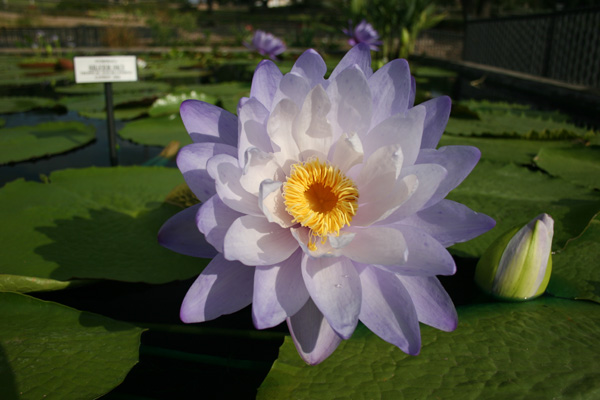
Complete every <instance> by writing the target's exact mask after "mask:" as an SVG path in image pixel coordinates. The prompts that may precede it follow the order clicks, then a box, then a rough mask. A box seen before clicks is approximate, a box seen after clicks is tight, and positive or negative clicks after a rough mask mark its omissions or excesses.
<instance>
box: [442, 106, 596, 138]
mask: <svg viewBox="0 0 600 400" xmlns="http://www.w3.org/2000/svg"><path fill="white" fill-rule="evenodd" d="M461 104H462V105H466V106H467V107H468V108H469V109H470V110H472V111H474V112H476V113H477V115H478V116H479V119H472V118H457V117H455V116H453V117H451V118H450V120H449V121H448V125H447V127H446V133H447V134H450V135H464V136H504V137H517V138H525V139H554V140H557V139H571V138H578V137H585V136H586V135H591V134H592V132H591V131H590V130H588V129H585V128H580V127H577V126H575V125H573V124H571V123H569V122H567V117H566V116H565V115H564V114H561V113H558V112H547V111H537V110H531V109H530V108H527V106H523V105H519V104H507V103H493V102H487V101H485V102H477V101H475V100H471V101H468V102H461Z"/></svg>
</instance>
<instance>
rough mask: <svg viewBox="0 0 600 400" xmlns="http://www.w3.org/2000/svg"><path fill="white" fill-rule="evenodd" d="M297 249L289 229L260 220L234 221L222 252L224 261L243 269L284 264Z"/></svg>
mask: <svg viewBox="0 0 600 400" xmlns="http://www.w3.org/2000/svg"><path fill="white" fill-rule="evenodd" d="M297 248H298V242H297V241H296V239H294V237H293V236H292V234H291V233H290V231H289V229H284V228H282V227H280V226H279V225H277V224H273V223H270V222H269V221H267V219H266V218H264V217H255V216H252V215H245V216H243V217H240V218H238V219H236V220H235V221H234V222H233V224H231V227H230V228H229V230H228V231H227V234H226V235H225V242H224V245H223V252H224V254H225V258H227V259H228V260H238V261H240V262H242V263H244V264H246V265H271V264H275V263H278V262H281V261H283V260H286V259H287V258H288V257H289V256H291V255H292V253H293V252H294V251H295V250H296V249H297Z"/></svg>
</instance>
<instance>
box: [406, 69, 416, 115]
mask: <svg viewBox="0 0 600 400" xmlns="http://www.w3.org/2000/svg"><path fill="white" fill-rule="evenodd" d="M416 95H417V80H416V79H415V77H414V76H412V75H411V76H410V95H409V97H408V107H409V108H410V107H413V106H414V105H415V96H416Z"/></svg>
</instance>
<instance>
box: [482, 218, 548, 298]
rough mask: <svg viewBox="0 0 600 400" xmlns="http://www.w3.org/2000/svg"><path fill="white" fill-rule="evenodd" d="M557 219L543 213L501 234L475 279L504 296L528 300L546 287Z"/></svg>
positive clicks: (495, 293)
mask: <svg viewBox="0 0 600 400" xmlns="http://www.w3.org/2000/svg"><path fill="white" fill-rule="evenodd" d="M553 234H554V220H553V219H552V218H551V217H550V216H549V215H548V214H541V215H538V216H537V217H535V218H534V219H533V220H532V221H531V222H529V223H528V224H527V225H525V226H524V227H522V228H521V229H519V228H518V227H517V228H514V229H511V230H510V231H508V232H506V233H505V234H504V235H502V236H500V237H499V238H498V239H496V241H495V242H494V243H492V244H491V245H490V247H488V249H487V250H486V251H485V253H484V254H483V256H482V257H481V259H480V260H479V263H477V269H476V270H475V282H476V283H477V284H478V285H479V286H480V287H481V288H482V289H483V290H484V291H485V292H487V293H489V294H491V295H492V296H495V297H498V298H500V299H503V300H529V299H533V298H535V297H538V296H540V295H541V294H543V293H544V291H545V290H546V287H547V286H548V281H549V280H550V273H551V272H552V255H551V248H552V236H553Z"/></svg>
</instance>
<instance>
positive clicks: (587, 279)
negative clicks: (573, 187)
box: [548, 214, 600, 303]
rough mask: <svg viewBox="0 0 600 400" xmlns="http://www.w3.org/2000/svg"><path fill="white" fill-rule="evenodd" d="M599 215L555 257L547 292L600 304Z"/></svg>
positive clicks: (553, 257)
mask: <svg viewBox="0 0 600 400" xmlns="http://www.w3.org/2000/svg"><path fill="white" fill-rule="evenodd" d="M599 259H600V214H596V216H594V218H593V219H592V220H591V221H590V223H589V225H588V226H587V227H586V228H585V230H584V231H583V232H582V233H581V235H579V236H577V237H576V238H573V239H572V240H569V241H568V242H567V244H566V246H565V248H564V249H562V250H559V251H557V252H556V253H555V254H554V255H553V256H552V277H551V278H550V283H549V285H548V293H551V294H553V295H554V296H559V297H567V298H574V299H585V300H593V301H595V302H598V303H600V268H598V260H599Z"/></svg>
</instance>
